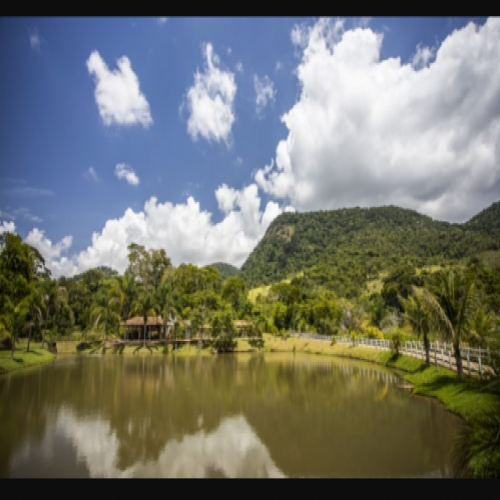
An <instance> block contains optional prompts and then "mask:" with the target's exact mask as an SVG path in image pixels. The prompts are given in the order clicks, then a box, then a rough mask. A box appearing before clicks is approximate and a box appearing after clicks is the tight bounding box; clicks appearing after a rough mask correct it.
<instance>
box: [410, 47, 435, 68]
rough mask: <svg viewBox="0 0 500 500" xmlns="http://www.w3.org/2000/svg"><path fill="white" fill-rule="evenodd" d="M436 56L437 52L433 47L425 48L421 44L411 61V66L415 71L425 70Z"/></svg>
mask: <svg viewBox="0 0 500 500" xmlns="http://www.w3.org/2000/svg"><path fill="white" fill-rule="evenodd" d="M435 56H436V50H435V49H434V48H432V47H425V46H423V45H421V44H419V45H417V50H416V52H415V54H414V56H413V58H412V60H411V64H412V66H413V67H414V68H415V69H420V68H424V67H425V66H427V65H428V64H429V63H430V62H431V61H432V60H433V59H434V57H435Z"/></svg>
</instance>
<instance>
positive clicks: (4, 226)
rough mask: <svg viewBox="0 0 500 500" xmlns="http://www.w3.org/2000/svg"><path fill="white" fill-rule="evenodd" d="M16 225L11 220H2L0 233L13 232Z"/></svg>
mask: <svg viewBox="0 0 500 500" xmlns="http://www.w3.org/2000/svg"><path fill="white" fill-rule="evenodd" d="M15 232H16V225H15V224H14V223H13V222H7V221H2V222H1V223H0V234H3V233H15Z"/></svg>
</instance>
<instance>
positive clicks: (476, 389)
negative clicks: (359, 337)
mask: <svg viewBox="0 0 500 500" xmlns="http://www.w3.org/2000/svg"><path fill="white" fill-rule="evenodd" d="M294 347H295V351H296V352H304V353H310V354H322V355H329V356H337V357H342V358H350V359H357V360H362V361H368V362H371V363H376V364H378V365H382V366H386V367H388V368H392V369H395V370H398V371H399V372H400V375H401V376H402V377H403V378H404V379H405V380H407V381H408V382H410V383H411V384H412V385H413V386H414V393H415V394H419V395H422V396H429V397H433V398H436V399H438V400H439V401H441V402H442V403H443V404H444V405H445V406H446V407H447V408H448V410H450V411H452V412H453V413H456V414H457V415H460V416H461V417H463V418H464V419H465V420H467V421H469V422H473V421H474V420H476V419H477V418H479V417H481V415H482V414H483V412H484V411H485V410H487V409H488V408H490V407H491V406H492V405H493V404H498V403H499V400H500V394H499V393H498V388H497V387H498V384H492V383H491V382H490V383H488V382H484V381H480V380H475V379H465V380H463V381H459V380H458V379H457V376H456V373H454V372H451V371H449V370H446V369H444V368H441V367H440V368H438V369H437V370H436V369H435V368H434V367H433V366H431V367H426V366H425V363H423V362H422V361H420V360H418V359H415V358H412V357H409V356H404V355H399V356H396V355H394V354H393V353H391V352H390V351H382V350H378V349H371V348H368V347H353V346H350V345H348V344H336V345H334V346H331V345H329V343H328V342H317V341H310V340H306V339H292V338H290V339H287V340H282V339H266V351H270V352H293V350H294Z"/></svg>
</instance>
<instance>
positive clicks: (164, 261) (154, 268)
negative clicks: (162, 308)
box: [127, 243, 172, 292]
mask: <svg viewBox="0 0 500 500" xmlns="http://www.w3.org/2000/svg"><path fill="white" fill-rule="evenodd" d="M128 251H129V254H128V260H129V266H128V269H127V271H128V272H129V273H130V274H131V275H132V277H133V278H134V280H135V281H136V282H139V283H142V285H143V286H144V288H146V289H147V290H149V291H150V292H156V290H157V289H158V286H159V285H160V283H161V280H162V277H163V275H164V273H165V270H166V269H168V268H170V267H172V262H171V261H170V259H169V258H168V256H167V254H166V252H165V250H163V249H162V250H149V251H148V250H146V249H145V248H144V247H143V246H141V245H137V244H136V243H132V244H130V245H129V246H128Z"/></svg>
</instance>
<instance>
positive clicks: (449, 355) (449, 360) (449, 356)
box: [448, 351, 453, 370]
mask: <svg viewBox="0 0 500 500" xmlns="http://www.w3.org/2000/svg"><path fill="white" fill-rule="evenodd" d="M448 363H449V364H450V370H453V366H452V365H451V351H448Z"/></svg>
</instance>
